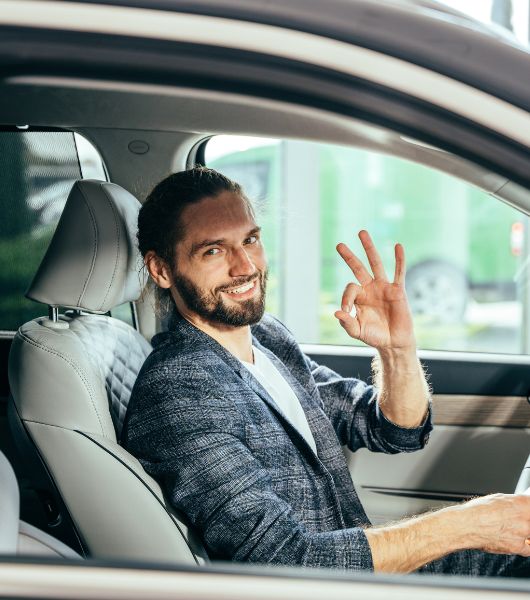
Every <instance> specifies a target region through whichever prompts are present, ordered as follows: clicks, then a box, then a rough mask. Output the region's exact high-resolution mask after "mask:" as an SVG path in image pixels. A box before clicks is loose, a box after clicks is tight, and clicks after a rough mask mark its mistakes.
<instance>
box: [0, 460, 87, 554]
mask: <svg viewBox="0 0 530 600" xmlns="http://www.w3.org/2000/svg"><path fill="white" fill-rule="evenodd" d="M0 506H1V507H2V510H1V511H0V554H2V555H3V554H7V555H11V556H15V555H24V556H47V557H55V558H74V559H76V558H81V556H79V554H77V552H74V551H73V550H72V549H71V548H69V547H68V546H66V545H65V544H63V543H62V542H61V541H59V540H57V539H56V538H53V537H52V536H51V535H48V534H47V533H45V532H44V531H41V530H40V529H37V528H36V527H33V525H30V524H29V523H25V522H24V521H21V520H20V518H19V517H20V513H19V511H20V493H19V489H18V483H17V479H16V477H15V472H14V471H13V468H12V467H11V465H10V464H9V461H8V460H7V458H6V457H5V456H4V454H3V453H2V452H0Z"/></svg>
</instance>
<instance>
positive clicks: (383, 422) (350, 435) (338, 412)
mask: <svg viewBox="0 0 530 600" xmlns="http://www.w3.org/2000/svg"><path fill="white" fill-rule="evenodd" d="M305 359H306V364H307V366H308V367H309V369H310V370H311V374H312V376H313V379H314V381H315V383H316V386H317V389H318V391H319V394H320V398H321V400H322V405H323V409H324V412H325V413H326V414H327V416H328V418H329V419H330V421H331V423H332V425H333V428H334V429H335V432H336V434H337V436H338V438H339V441H340V443H341V444H343V445H347V446H348V448H349V449H350V450H352V451H355V450H358V449H359V448H368V449H369V450H371V451H373V452H386V453H389V454H396V453H398V452H413V451H415V450H420V449H421V448H423V447H424V446H425V444H426V443H427V441H428V439H429V433H430V431H431V430H432V410H431V404H430V402H429V409H428V413H427V416H426V418H425V420H424V422H423V423H422V424H421V425H420V426H419V427H414V428H405V427H400V426H399V425H396V424H395V423H392V422H391V421H389V420H388V419H387V418H386V417H385V416H384V414H383V413H382V411H381V410H380V408H379V403H378V402H377V390H376V388H375V387H374V386H371V385H368V384H367V383H365V382H364V381H360V380H359V379H354V378H348V377H342V376H340V375H339V374H338V373H336V372H335V371H333V370H332V369H329V368H328V367H324V366H322V365H319V364H317V363H316V362H315V361H313V360H311V359H310V358H309V357H307V356H306V357H305Z"/></svg>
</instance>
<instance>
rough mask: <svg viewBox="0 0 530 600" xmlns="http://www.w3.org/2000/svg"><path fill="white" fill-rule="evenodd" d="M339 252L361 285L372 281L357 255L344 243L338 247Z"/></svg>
mask: <svg viewBox="0 0 530 600" xmlns="http://www.w3.org/2000/svg"><path fill="white" fill-rule="evenodd" d="M337 252H338V253H339V254H340V255H341V257H342V258H343V259H344V262H345V263H346V264H347V265H348V267H350V269H351V270H352V272H353V274H354V275H355V277H357V281H358V282H359V283H360V284H361V285H366V284H368V283H370V282H371V281H372V276H371V275H370V273H368V271H367V270H366V268H365V266H364V265H363V263H362V262H361V261H360V260H359V259H358V258H357V257H356V256H355V254H354V253H353V252H352V251H351V250H350V249H349V248H348V246H346V244H343V243H342V242H341V243H340V244H338V245H337Z"/></svg>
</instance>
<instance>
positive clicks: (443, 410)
mask: <svg viewBox="0 0 530 600" xmlns="http://www.w3.org/2000/svg"><path fill="white" fill-rule="evenodd" d="M311 349H313V350H314V349H315V348H314V347H312V348H311ZM353 352H355V351H354V350H352V355H351V356H345V355H344V354H343V355H342V356H336V355H335V356H332V355H330V354H323V353H322V354H318V355H317V354H313V355H312V358H313V359H314V360H316V361H317V362H319V363H320V364H326V365H327V366H329V367H330V368H333V369H334V370H336V371H338V372H340V373H341V374H342V375H344V376H359V377H361V378H363V379H367V378H368V377H369V372H370V360H371V358H370V357H368V356H354V355H353ZM466 358H467V360H466ZM485 359H486V360H488V361H489V363H484V362H482V363H481V362H479V355H474V357H473V359H472V360H470V359H469V357H466V356H465V355H463V356H462V360H460V361H458V360H454V357H453V358H452V359H451V360H442V359H439V360H437V359H426V360H425V359H424V360H422V363H423V364H424V365H425V368H426V370H427V372H428V373H430V374H431V375H430V383H431V386H432V388H433V390H434V392H435V395H434V397H433V414H434V425H435V427H434V430H433V432H432V433H431V435H430V438H429V441H428V444H427V445H426V447H425V448H424V449H423V450H420V451H418V452H414V453H411V454H397V455H388V454H377V453H373V452H369V451H367V450H364V449H362V450H359V451H357V452H355V453H352V452H350V451H349V450H346V455H347V460H348V463H349V467H350V472H351V475H352V479H353V481H354V483H355V486H356V489H357V492H358V493H359V496H360V498H361V501H362V502H363V505H364V507H365V509H366V512H367V514H368V516H369V517H370V519H371V520H372V522H373V523H376V524H377V523H385V522H389V521H393V520H396V519H399V518H402V517H404V516H409V515H414V514H418V513H421V512H425V511H427V510H431V509H436V508H442V507H443V506H447V505H449V504H452V503H455V502H461V501H462V500H465V499H467V498H470V497H472V496H477V495H484V494H490V493H495V492H503V493H512V492H513V491H514V489H515V486H516V483H517V480H518V478H519V475H520V473H521V470H522V468H523V466H524V464H525V462H526V459H527V457H528V455H529V453H530V404H529V403H528V401H527V399H526V396H521V395H520V393H521V391H522V390H523V389H525V390H527V389H528V386H529V381H530V378H529V377H528V373H530V366H529V365H525V364H524V362H523V361H524V360H525V359H522V358H521V357H518V358H517V359H514V362H515V360H517V363H516V364H514V363H504V362H503V361H504V357H499V363H492V362H491V359H492V357H491V356H485ZM488 364H489V369H488V368H487V367H488ZM486 372H487V373H488V377H485V376H484V375H485V373H486ZM464 374H465V377H464ZM459 388H461V389H462V390H463V391H465V393H461V394H459V393H457V392H456V391H457V390H458V389H459ZM490 390H491V391H493V392H497V393H498V395H492V394H491V393H490V394H489V393H488V392H489V391H490ZM501 390H502V392H503V393H500V392H501ZM437 391H439V392H440V393H439V394H436V392H437Z"/></svg>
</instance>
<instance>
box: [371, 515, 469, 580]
mask: <svg viewBox="0 0 530 600" xmlns="http://www.w3.org/2000/svg"><path fill="white" fill-rule="evenodd" d="M464 519H465V517H464V516H463V513H462V511H461V510H460V509H459V507H449V508H446V509H443V510H439V511H436V512H432V513H428V514H425V515H422V516H420V517H416V518H413V519H407V520H405V521H401V522H399V523H396V524H394V525H389V526H385V527H374V528H371V529H366V530H365V534H366V537H367V539H368V543H369V545H370V550H371V552H372V561H373V565H374V571H375V572H385V573H410V572H411V571H415V570H416V569H419V568H420V567H421V566H423V565H425V564H427V563H429V562H431V561H433V560H436V559H438V558H441V557H442V556H445V555H447V554H450V553H451V552H456V551H457V550H464V549H466V548H470V547H472V546H473V544H472V543H471V542H470V536H469V535H468V534H467V533H466V527H465V523H464Z"/></svg>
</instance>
